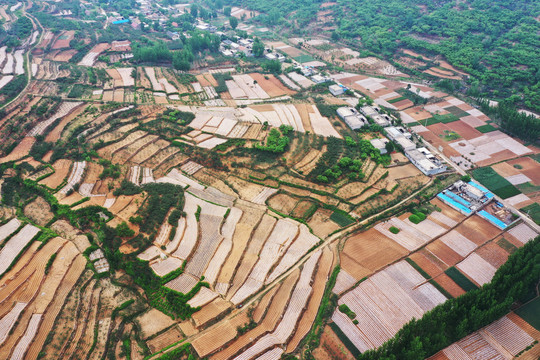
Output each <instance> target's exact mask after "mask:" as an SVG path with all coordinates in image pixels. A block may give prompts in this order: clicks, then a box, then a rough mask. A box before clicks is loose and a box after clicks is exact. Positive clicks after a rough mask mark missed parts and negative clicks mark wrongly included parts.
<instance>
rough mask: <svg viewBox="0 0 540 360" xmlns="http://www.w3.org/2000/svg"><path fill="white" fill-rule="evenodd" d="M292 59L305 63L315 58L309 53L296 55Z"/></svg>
mask: <svg viewBox="0 0 540 360" xmlns="http://www.w3.org/2000/svg"><path fill="white" fill-rule="evenodd" d="M293 59H294V60H296V61H298V62H299V63H307V62H310V61H314V60H315V59H314V58H313V57H312V56H311V55H308V54H304V55H300V56H296V57H294V58H293Z"/></svg>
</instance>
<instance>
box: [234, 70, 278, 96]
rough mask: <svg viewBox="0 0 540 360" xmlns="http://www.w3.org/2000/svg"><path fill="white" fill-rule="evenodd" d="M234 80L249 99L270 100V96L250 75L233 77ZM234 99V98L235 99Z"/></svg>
mask: <svg viewBox="0 0 540 360" xmlns="http://www.w3.org/2000/svg"><path fill="white" fill-rule="evenodd" d="M233 79H234V81H235V82H236V84H237V85H238V87H240V88H241V89H242V91H243V92H244V93H245V94H246V95H247V96H248V98H249V99H268V98H270V96H269V95H268V94H267V93H266V92H265V91H264V90H263V89H262V88H261V86H260V85H259V84H258V83H256V82H255V80H253V78H251V77H250V76H249V75H247V74H244V75H233ZM231 95H232V94H231ZM233 98H234V97H233Z"/></svg>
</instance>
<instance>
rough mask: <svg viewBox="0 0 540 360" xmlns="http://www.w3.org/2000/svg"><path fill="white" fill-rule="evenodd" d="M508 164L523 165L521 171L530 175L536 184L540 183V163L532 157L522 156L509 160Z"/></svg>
mask: <svg viewBox="0 0 540 360" xmlns="http://www.w3.org/2000/svg"><path fill="white" fill-rule="evenodd" d="M508 164H510V165H512V166H514V165H519V166H521V167H522V169H520V170H519V171H520V172H521V173H522V174H524V175H526V176H527V177H529V178H530V179H531V180H532V181H533V183H534V185H540V164H539V163H538V162H536V161H534V160H533V159H531V158H530V157H522V158H519V159H514V160H510V161H508Z"/></svg>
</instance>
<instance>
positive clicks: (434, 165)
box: [402, 137, 446, 175]
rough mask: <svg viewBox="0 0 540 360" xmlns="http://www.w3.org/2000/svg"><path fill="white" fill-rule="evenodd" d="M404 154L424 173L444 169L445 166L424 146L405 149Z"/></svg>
mask: <svg viewBox="0 0 540 360" xmlns="http://www.w3.org/2000/svg"><path fill="white" fill-rule="evenodd" d="M402 139H406V138H405V137H403V138H402ZM405 156H406V157H407V158H408V159H409V160H410V161H411V162H412V163H413V164H414V166H416V167H417V168H418V170H420V171H421V172H423V173H424V174H425V175H436V174H439V173H441V172H444V171H446V166H445V165H443V164H442V163H441V161H440V160H439V159H437V157H435V156H434V155H433V154H432V153H431V152H430V151H429V150H428V149H426V148H425V147H421V148H418V149H412V150H406V151H405Z"/></svg>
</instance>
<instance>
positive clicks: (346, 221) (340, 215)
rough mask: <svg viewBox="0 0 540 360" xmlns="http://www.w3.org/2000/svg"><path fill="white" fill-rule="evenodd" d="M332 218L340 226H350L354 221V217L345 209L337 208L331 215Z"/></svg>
mask: <svg viewBox="0 0 540 360" xmlns="http://www.w3.org/2000/svg"><path fill="white" fill-rule="evenodd" d="M330 220H332V221H333V222H335V223H336V224H338V225H339V226H349V225H351V224H352V223H354V218H353V217H352V216H350V215H349V214H347V213H346V212H345V211H341V210H336V211H334V212H333V213H332V215H330Z"/></svg>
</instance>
